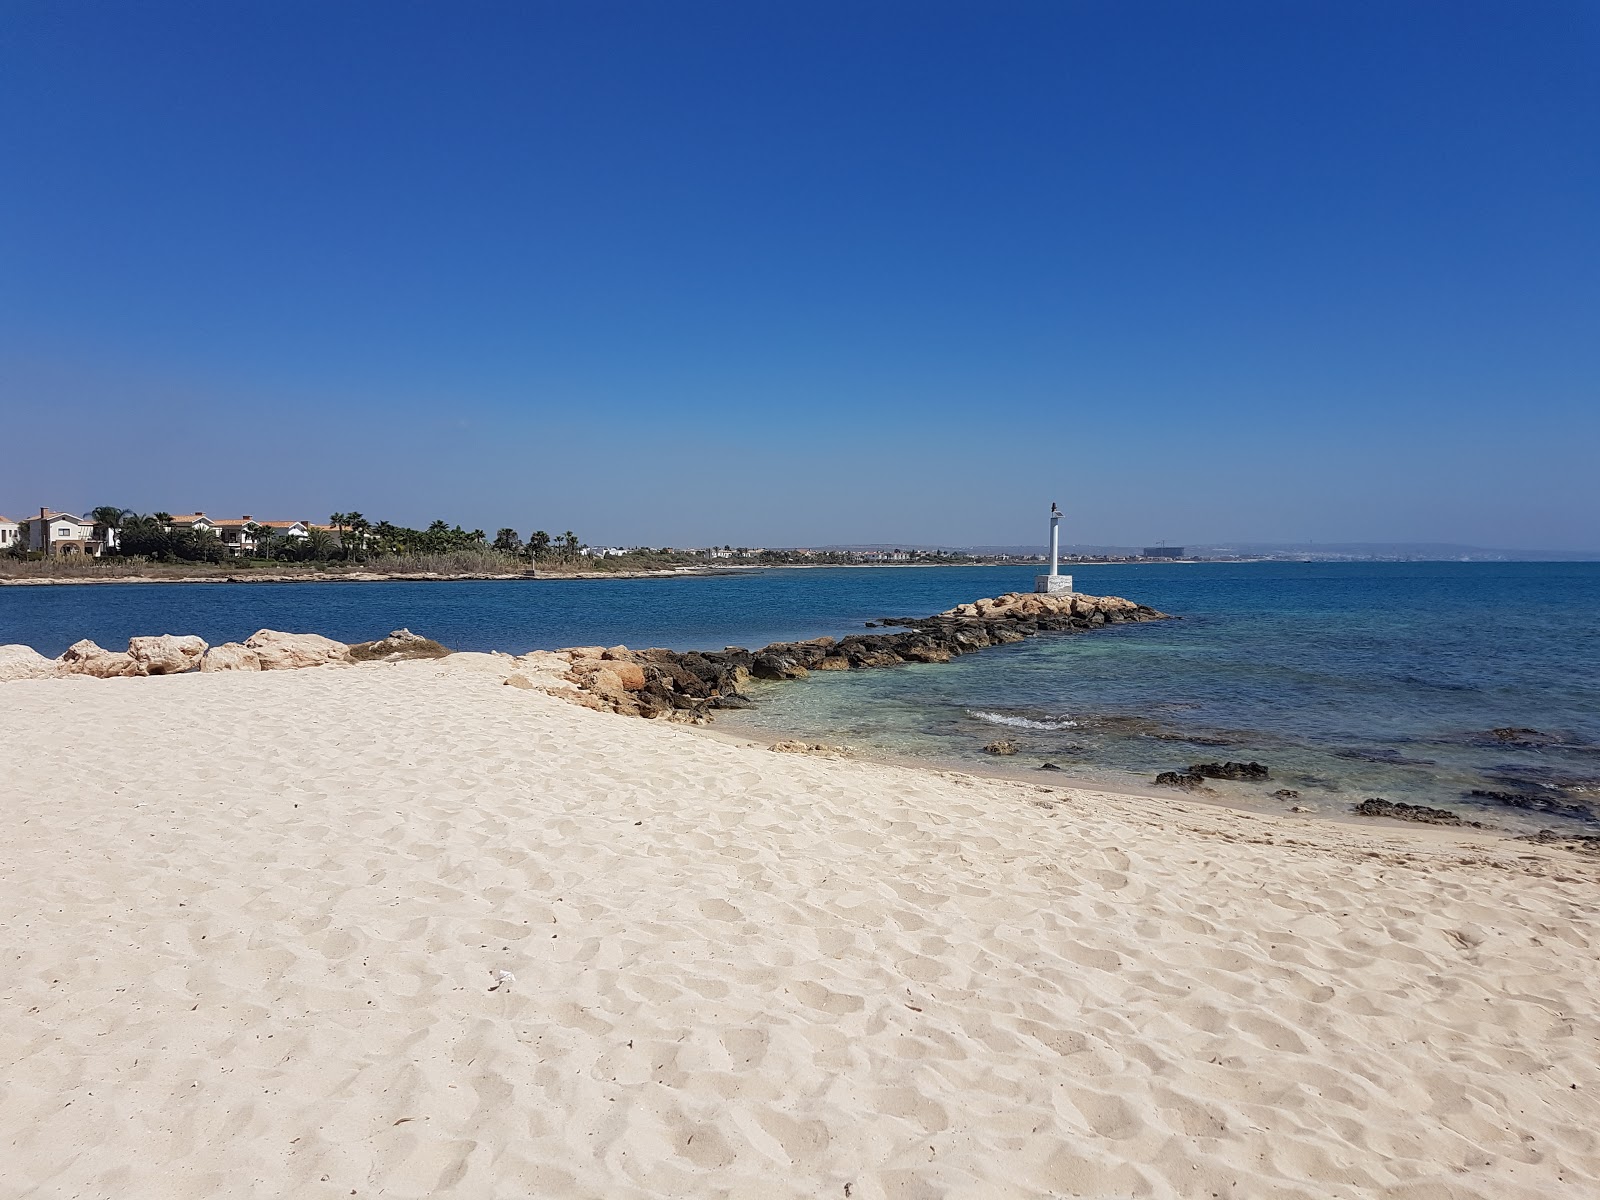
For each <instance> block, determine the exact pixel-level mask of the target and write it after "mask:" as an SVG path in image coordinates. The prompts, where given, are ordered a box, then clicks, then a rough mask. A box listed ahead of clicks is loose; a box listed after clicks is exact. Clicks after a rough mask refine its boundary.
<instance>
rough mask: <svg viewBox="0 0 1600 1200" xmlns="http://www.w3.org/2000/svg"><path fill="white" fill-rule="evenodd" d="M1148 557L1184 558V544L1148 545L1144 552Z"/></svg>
mask: <svg viewBox="0 0 1600 1200" xmlns="http://www.w3.org/2000/svg"><path fill="white" fill-rule="evenodd" d="M1142 553H1143V554H1144V557H1146V558H1182V557H1183V547H1182V546H1146V547H1145V548H1144V550H1143V552H1142Z"/></svg>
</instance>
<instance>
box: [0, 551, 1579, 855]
mask: <svg viewBox="0 0 1600 1200" xmlns="http://www.w3.org/2000/svg"><path fill="white" fill-rule="evenodd" d="M1031 578H1032V572H1031V569H1029V568H908V569H895V568H887V569H885V568H878V569H872V568H864V569H849V568H839V569H816V570H807V571H763V572H752V573H749V574H742V575H737V576H719V577H706V578H693V577H691V578H676V579H661V580H615V581H611V580H602V581H543V580H541V581H514V582H482V583H449V584H445V583H372V584H262V585H165V584H162V585H156V584H136V585H126V586H122V585H96V586H90V587H40V588H0V642H23V643H26V644H29V645H32V646H34V647H36V648H37V649H39V650H41V651H43V652H44V653H46V654H52V655H53V654H58V653H60V651H61V650H63V649H64V648H65V647H66V646H67V645H68V644H70V643H71V642H73V641H76V640H77V639H78V638H80V637H92V638H94V639H95V640H96V641H98V642H100V643H101V644H102V645H107V646H112V647H120V646H121V645H122V644H123V642H125V640H126V639H127V638H128V637H129V636H131V635H134V634H141V633H159V632H171V633H198V634H200V635H201V636H202V637H205V638H206V639H207V640H208V641H212V642H218V641H226V640H230V639H240V638H243V637H247V636H248V635H249V634H250V633H252V632H253V631H254V630H256V629H258V628H261V627H263V626H266V627H272V628H280V629H298V630H313V631H316V632H319V633H325V634H328V635H330V636H332V637H337V638H340V639H341V640H345V641H359V640H365V639H369V638H373V637H377V636H381V635H382V634H384V633H386V632H388V631H389V630H390V629H392V628H396V627H398V626H401V625H405V626H409V627H410V628H412V629H415V630H417V631H419V632H422V633H426V634H428V635H430V636H433V637H436V638H438V639H439V640H441V641H443V642H445V643H446V644H447V645H450V646H453V647H455V648H457V649H476V650H487V649H503V650H510V651H513V652H520V651H524V650H528V649H532V648H536V647H557V646H567V645H581V644H607V645H610V644H616V643H618V642H621V643H626V644H628V645H632V646H646V645H660V646H670V647H674V648H680V649H687V648H718V647H721V646H725V645H746V646H754V645H761V644H764V643H766V642H769V641H774V640H779V639H788V638H802V637H815V636H817V635H820V634H834V635H838V634H843V633H849V632H853V631H858V630H860V629H861V627H862V624H863V622H865V621H867V620H871V619H874V618H878V617H883V616H903V615H923V614H927V613H931V612H936V611H939V610H941V609H944V608H948V607H950V606H952V605H954V604H957V603H960V602H962V601H965V600H971V599H975V598H977V597H979V596H986V595H995V594H998V593H1001V592H1005V591H1009V590H1017V589H1024V590H1025V589H1027V588H1029V587H1030V586H1031ZM1077 583H1078V587H1079V589H1080V590H1082V591H1086V592H1091V593H1096V594H1105V593H1112V594H1117V595H1124V596H1128V597H1130V598H1132V599H1135V600H1138V601H1140V602H1142V603H1146V604H1151V605H1153V606H1155V607H1157V608H1160V609H1163V610H1165V611H1167V612H1170V613H1174V614H1178V615H1180V616H1182V617H1183V620H1181V621H1173V622H1164V623H1160V624H1154V625H1137V626H1124V627H1117V628H1114V629H1107V630H1103V631H1099V632H1095V633H1092V634H1087V635H1080V636H1067V635H1063V636H1054V637H1045V638H1040V639H1037V640H1034V641H1029V642H1023V643H1018V644H1015V645H1011V646H1002V647H996V648H994V649H991V650H986V651H983V652H982V653H980V654H976V655H970V656H967V657H965V658H962V659H958V660H956V661H955V662H953V663H950V664H948V665H939V666H915V665H913V666H907V667H902V668H896V669H893V670H888V671H871V672H857V673H850V674H826V675H817V676H815V677H813V678H812V679H811V680H809V681H806V682H804V683H796V684H789V685H774V686H770V687H766V688H763V689H762V691H761V700H762V703H761V705H760V707H759V708H758V709H756V710H755V711H754V712H753V713H751V714H748V715H740V716H739V718H738V721H739V722H740V723H744V724H750V723H754V725H755V726H756V727H759V728H761V729H764V730H770V731H783V732H793V733H795V734H799V735H804V736H808V737H812V736H814V737H815V738H817V739H819V740H828V741H833V742H845V743H848V744H851V745H854V746H856V747H858V748H860V749H862V750H867V751H879V752H884V753H891V754H911V755H917V756H927V757H933V758H938V759H942V760H946V761H950V760H953V761H958V762H968V763H971V764H974V765H977V764H986V765H993V764H994V762H995V760H993V759H992V758H991V757H990V756H987V755H985V754H983V752H982V747H983V745H984V744H985V743H987V742H990V741H993V740H995V739H996V738H1006V739H1008V740H1010V741H1012V742H1014V743H1015V744H1016V745H1017V747H1018V754H1017V755H1016V757H1015V758H1011V759H1006V760H1004V762H1005V764H1006V765H1007V766H1008V767H1010V768H1013V769H1018V770H1025V771H1026V770H1033V769H1037V768H1038V767H1039V766H1041V765H1042V764H1043V763H1045V762H1051V763H1054V764H1055V765H1057V766H1059V767H1061V768H1062V769H1063V776H1064V777H1066V776H1070V777H1073V778H1078V779H1089V780H1097V781H1103V782H1106V783H1111V784H1120V785H1126V784H1129V783H1132V782H1135V781H1137V782H1139V783H1140V784H1141V785H1147V784H1148V783H1149V782H1150V780H1151V779H1152V778H1153V776H1154V774H1155V773H1156V772H1157V771H1162V770H1172V769H1178V768H1182V767H1185V766H1187V765H1188V764H1189V763H1191V762H1198V761H1211V760H1222V759H1256V760H1259V761H1262V762H1265V763H1267V764H1268V765H1269V766H1270V767H1271V768H1272V772H1273V778H1272V780H1271V782H1270V784H1269V785H1267V786H1265V787H1262V786H1260V785H1219V786H1218V789H1217V791H1218V794H1219V795H1222V796H1227V797H1232V798H1240V799H1251V798H1253V799H1259V800H1269V798H1270V795H1271V792H1272V791H1273V790H1276V789H1278V788H1290V789H1294V790H1298V791H1299V792H1300V793H1301V796H1300V798H1299V799H1297V800H1294V801H1288V802H1283V803H1295V804H1300V805H1302V806H1304V807H1308V808H1312V809H1314V810H1321V811H1328V812H1339V811H1344V810H1346V809H1347V808H1348V806H1349V805H1350V804H1351V803H1353V802H1354V801H1356V800H1359V799H1360V798H1362V797H1365V796H1370V795H1380V796H1385V797H1387V798H1389V799H1392V800H1407V801H1411V802H1420V803H1430V804H1435V805H1441V806H1446V807H1451V808H1455V809H1458V810H1460V811H1463V812H1464V813H1465V812H1467V811H1468V810H1469V809H1473V810H1475V811H1474V812H1473V815H1476V816H1483V817H1484V818H1485V819H1492V820H1494V821H1495V822H1497V823H1500V824H1505V825H1509V826H1513V827H1517V828H1538V827H1558V826H1563V825H1565V824H1568V822H1565V821H1563V820H1562V819H1561V818H1562V813H1563V812H1565V813H1566V814H1567V815H1568V816H1569V817H1573V816H1581V815H1582V813H1583V811H1584V810H1585V809H1586V808H1589V807H1593V808H1597V809H1600V637H1597V636H1596V632H1595V631H1596V629H1597V627H1600V564H1593V563H1581V564H1544V563H1508V564H1486V563H1414V564H1397V563H1383V564H1342V563H1341V564H1324V563H1271V564H1267V563H1260V564H1184V565H1141V566H1120V567H1090V568H1079V569H1078V571H1077ZM723 720H724V722H725V723H727V722H729V721H731V720H732V718H731V717H725V718H723ZM1503 727H1524V728H1530V729H1534V730H1537V731H1539V732H1540V733H1541V734H1542V735H1546V736H1545V737H1540V738H1533V737H1530V736H1527V735H1523V736H1521V737H1519V739H1518V740H1517V741H1515V742H1510V743H1507V742H1502V741H1497V740H1495V739H1494V738H1492V737H1490V736H1488V732H1489V731H1490V730H1493V729H1496V728H1503ZM1531 743H1540V744H1531ZM1041 778H1042V777H1041ZM1473 789H1480V790H1491V791H1500V792H1505V793H1508V794H1514V795H1521V796H1532V797H1536V798H1537V801H1536V802H1538V803H1542V804H1543V805H1544V806H1545V807H1546V808H1547V809H1553V810H1554V811H1546V812H1541V813H1534V814H1531V815H1530V814H1528V813H1526V812H1524V811H1523V810H1521V809H1518V808H1508V807H1507V806H1506V805H1504V804H1501V803H1498V802H1495V801H1492V800H1486V799H1482V798H1480V800H1479V801H1477V802H1475V801H1473V800H1471V799H1470V798H1469V797H1467V796H1466V795H1465V793H1468V792H1470V791H1472V790H1473ZM1269 802H1270V803H1279V802H1276V801H1269ZM1563 806H1565V807H1564V808H1563ZM1486 814H1487V815H1486Z"/></svg>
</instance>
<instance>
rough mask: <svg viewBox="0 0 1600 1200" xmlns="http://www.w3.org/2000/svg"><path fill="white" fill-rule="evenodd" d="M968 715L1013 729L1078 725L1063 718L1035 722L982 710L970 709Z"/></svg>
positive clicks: (1060, 727)
mask: <svg viewBox="0 0 1600 1200" xmlns="http://www.w3.org/2000/svg"><path fill="white" fill-rule="evenodd" d="M967 715H968V716H971V717H977V718H978V720H980V721H987V722H989V724H991V725H1009V726H1010V727H1011V728H1013V729H1076V728H1077V727H1078V723H1077V722H1076V721H1069V720H1068V719H1067V718H1066V717H1062V718H1060V719H1059V720H1055V721H1034V720H1030V719H1029V718H1027V717H1008V716H1006V714H1005V713H996V712H984V711H983V710H981V709H976V708H969V709H968V710H967Z"/></svg>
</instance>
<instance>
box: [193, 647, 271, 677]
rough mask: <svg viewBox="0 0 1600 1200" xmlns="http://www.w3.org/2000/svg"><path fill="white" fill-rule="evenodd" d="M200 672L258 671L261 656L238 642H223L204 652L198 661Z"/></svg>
mask: <svg viewBox="0 0 1600 1200" xmlns="http://www.w3.org/2000/svg"><path fill="white" fill-rule="evenodd" d="M200 669H201V670H202V671H259V670H261V656H260V655H259V654H257V653H256V652H255V651H254V650H252V649H250V647H249V646H242V645H240V644H239V643H238V642H224V643H223V644H222V645H220V646H213V647H211V649H209V650H207V651H206V656H205V657H204V658H202V659H201V660H200Z"/></svg>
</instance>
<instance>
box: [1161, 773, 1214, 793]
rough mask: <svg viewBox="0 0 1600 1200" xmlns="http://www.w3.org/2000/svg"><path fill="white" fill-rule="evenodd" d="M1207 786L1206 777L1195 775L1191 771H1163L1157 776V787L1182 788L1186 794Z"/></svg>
mask: <svg viewBox="0 0 1600 1200" xmlns="http://www.w3.org/2000/svg"><path fill="white" fill-rule="evenodd" d="M1205 785H1206V780H1205V776H1203V775H1195V774H1192V773H1191V772H1189V771H1163V772H1161V774H1159V775H1157V776H1156V786H1157V787H1175V788H1182V789H1183V790H1184V791H1186V792H1192V791H1194V790H1195V789H1196V788H1203V787H1205Z"/></svg>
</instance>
